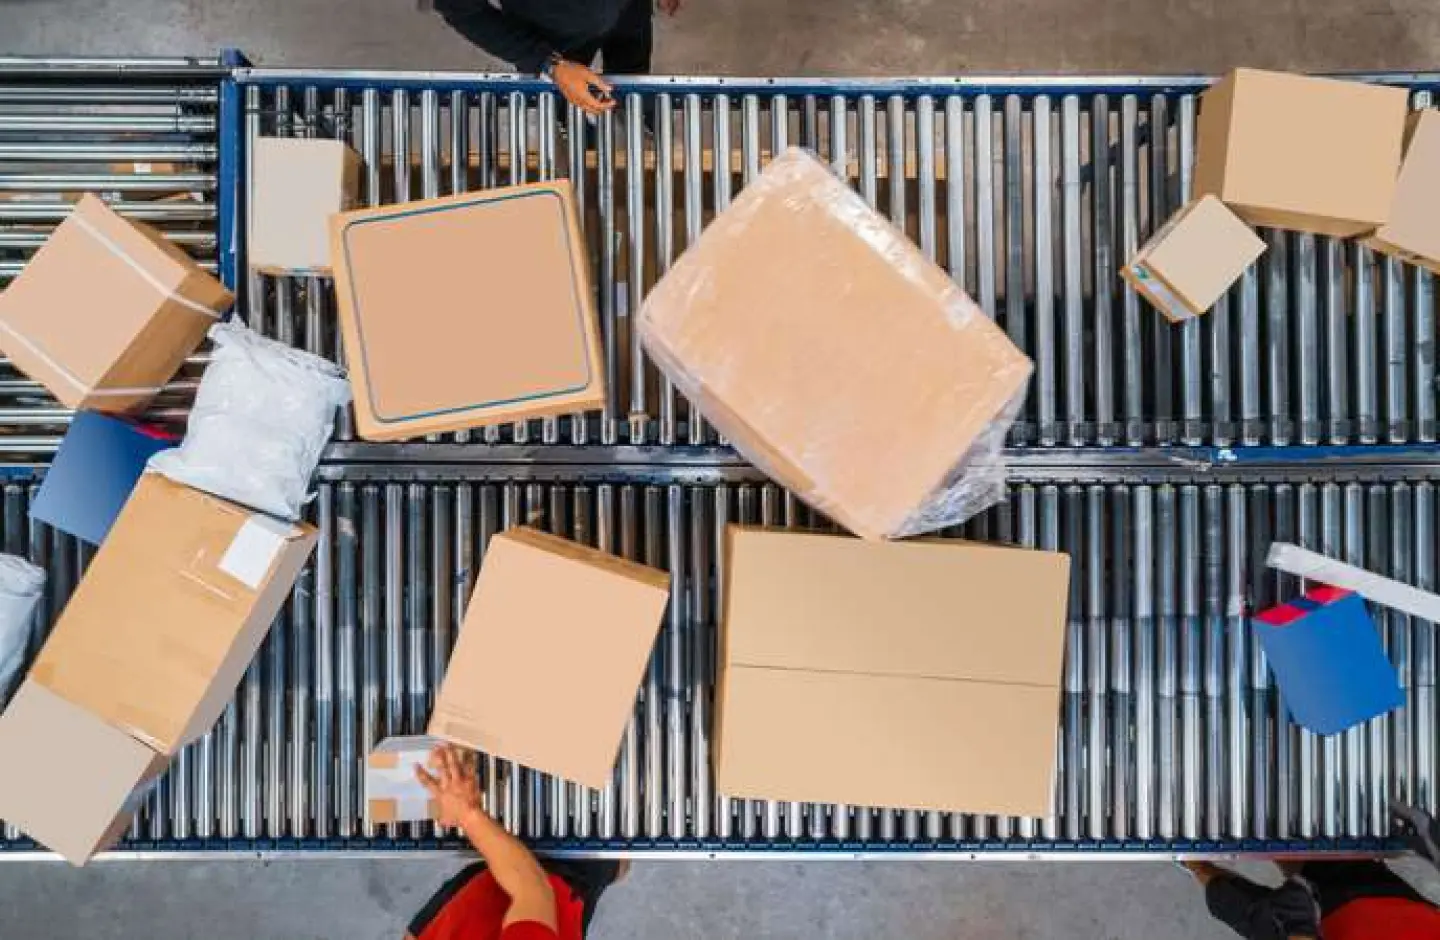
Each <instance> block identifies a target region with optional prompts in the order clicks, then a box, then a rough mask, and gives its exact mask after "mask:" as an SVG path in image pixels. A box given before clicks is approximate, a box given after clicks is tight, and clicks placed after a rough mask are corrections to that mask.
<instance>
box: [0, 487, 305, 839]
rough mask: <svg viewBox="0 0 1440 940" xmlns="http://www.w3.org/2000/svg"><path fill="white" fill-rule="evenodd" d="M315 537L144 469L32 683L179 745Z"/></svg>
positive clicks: (212, 709)
mask: <svg viewBox="0 0 1440 940" xmlns="http://www.w3.org/2000/svg"><path fill="white" fill-rule="evenodd" d="M316 536H317V533H316V530H315V528H314V527H313V526H309V525H302V524H291V523H287V522H278V521H276V520H274V519H271V518H270V517H268V516H263V515H260V514H258V513H253V512H250V511H249V510H246V509H242V508H241V507H239V506H236V505H234V504H233V503H228V502H225V501H224V500H221V499H218V498H216V497H214V496H210V495H209V494H206V493H202V492H200V491H198V490H193V489H190V488H189V487H186V486H181V485H180V484H178V483H174V482H171V481H170V480H168V479H166V478H164V477H162V476H159V475H157V474H153V473H151V474H146V475H145V476H144V477H142V478H141V480H140V483H139V485H137V486H136V488H135V491H134V493H133V494H132V495H131V497H130V500H129V502H127V503H126V504H125V508H124V510H123V511H122V512H121V513H120V518H119V519H117V520H116V521H115V525H114V527H113V528H111V530H110V534H109V536H108V537H107V538H106V539H105V542H104V544H103V545H101V546H100V550H99V552H97V553H96V555H95V559H94V561H92V562H91V564H90V567H89V569H88V570H87V572H86V574H85V577H84V579H82V580H81V582H80V585H79V587H77V588H76V589H75V593H74V595H72V597H71V598H70V602H69V603H68V604H67V605H66V606H65V609H64V611H63V612H62V613H61V615H60V619H59V621H58V622H57V623H56V624H55V627H54V629H53V630H52V631H51V634H50V638H49V640H48V641H47V642H46V643H45V646H44V648H43V649H41V651H40V655H39V657H38V658H37V659H36V661H35V665H34V667H33V668H32V669H31V671H30V680H31V681H32V682H35V683H38V684H40V685H43V686H44V687H45V688H47V689H48V690H50V691H51V692H54V693H55V694H57V695H59V696H61V697H62V698H64V699H66V700H67V701H69V702H71V703H72V704H74V705H76V706H78V707H80V708H83V709H85V710H86V711H88V712H89V713H91V714H92V715H94V716H96V717H97V718H99V719H101V720H103V721H105V722H108V723H109V724H111V725H112V726H114V727H116V728H119V729H120V730H122V731H124V732H126V733H127V734H129V735H130V736H131V737H133V738H135V739H136V740H138V741H141V742H143V743H144V744H146V745H148V746H149V747H150V748H151V749H152V750H155V751H156V752H158V753H161V754H174V753H175V752H176V751H177V750H178V749H179V748H180V747H182V746H183V745H185V744H187V743H189V742H190V741H193V740H194V739H195V738H198V737H199V736H200V735H202V734H204V733H205V732H206V731H208V730H209V729H210V728H211V726H213V725H214V724H215V722H216V721H217V720H218V719H219V717H220V713H221V712H222V711H224V709H225V706H226V704H227V703H228V702H229V700H230V698H231V696H232V695H233V694H234V692H235V688H236V686H237V685H239V683H240V678H241V676H243V675H244V672H245V669H246V667H247V666H249V664H250V660H251V659H253V658H254V656H255V651H256V650H257V649H259V647H260V643H261V641H262V640H263V639H264V638H265V635H266V634H267V633H268V632H269V630H270V624H271V623H272V621H274V619H275V616H276V615H277V614H278V613H279V612H280V607H281V605H282V604H283V603H284V602H285V600H286V599H287V598H288V597H289V596H290V590H291V588H292V587H293V586H294V584H295V580H296V578H298V577H299V575H300V570H301V568H303V567H304V565H305V562H306V560H307V559H308V558H309V557H310V552H311V551H312V550H313V549H314V547H315V541H316ZM3 816H4V807H3V806H0V817H3Z"/></svg>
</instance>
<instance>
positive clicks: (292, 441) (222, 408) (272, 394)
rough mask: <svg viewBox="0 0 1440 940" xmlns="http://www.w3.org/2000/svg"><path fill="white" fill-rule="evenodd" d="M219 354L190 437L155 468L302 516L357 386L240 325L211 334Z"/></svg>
mask: <svg viewBox="0 0 1440 940" xmlns="http://www.w3.org/2000/svg"><path fill="white" fill-rule="evenodd" d="M210 338H211V340H213V341H214V343H215V352H214V355H213V357H212V359H211V361H210V366H209V368H207V369H206V370H205V376H204V378H202V379H201V381H200V390H199V392H198V393H197V394H196V396H195V405H194V407H193V408H191V410H190V422H189V425H188V428H187V430H186V434H185V440H184V441H182V442H181V444H180V446H179V447H177V448H174V449H172V450H167V451H162V452H160V453H158V454H156V455H155V456H154V457H151V458H150V464H149V466H150V469H152V470H155V471H157V472H159V473H163V474H164V475H165V476H167V477H169V478H170V479H172V480H174V481H175V482H177V483H183V484H185V485H187V486H193V487H195V488H196V489H199V490H204V491H205V492H207V493H213V494H215V495H216V496H220V497H222V498H224V499H228V500H230V501H232V502H235V503H239V504H240V505H242V506H248V507H250V508H251V509H256V510H259V511H260V512H265V513H269V514H271V515H273V516H278V517H280V518H282V519H291V520H294V519H298V518H299V517H300V512H301V510H302V509H303V507H304V505H305V503H306V502H307V501H308V500H309V495H308V494H309V487H310V478H311V476H312V475H313V474H314V472H315V467H316V465H317V464H319V462H320V454H321V451H323V450H324V448H325V444H326V443H327V442H328V441H329V440H330V434H331V432H332V431H333V429H334V423H335V409H336V408H338V407H340V406H341V405H343V404H345V403H346V402H347V401H349V400H350V386H349V385H348V384H347V383H346V382H345V379H344V377H343V375H342V373H341V371H340V369H339V368H338V367H337V366H335V365H334V364H333V363H331V362H328V361H326V360H324V359H321V358H320V357H318V356H313V355H311V354H310V353H307V352H301V351H300V350H297V349H291V348H290V347H288V346H285V345H282V344H280V343H277V342H275V341H274V340H269V339H266V338H264V337H263V336H260V335H258V334H256V333H253V332H251V331H250V330H249V329H247V328H246V327H244V326H242V325H240V324H239V323H235V322H226V323H217V324H216V325H215V326H213V327H211V329H210Z"/></svg>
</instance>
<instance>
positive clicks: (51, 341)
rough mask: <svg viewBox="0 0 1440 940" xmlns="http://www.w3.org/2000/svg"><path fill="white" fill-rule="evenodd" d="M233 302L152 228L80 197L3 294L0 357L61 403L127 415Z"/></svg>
mask: <svg viewBox="0 0 1440 940" xmlns="http://www.w3.org/2000/svg"><path fill="white" fill-rule="evenodd" d="M232 299H233V298H232V297H231V295H230V292H229V291H227V290H226V289H225V287H224V286H223V285H222V284H221V283H220V282H219V281H217V280H215V278H213V277H211V276H210V275H209V274H207V273H206V272H205V271H204V270H202V269H201V268H200V266H199V265H197V264H196V263H195V262H194V261H192V260H191V259H190V257H189V256H188V255H186V254H185V253H184V252H182V251H181V250H180V249H178V248H176V247H175V246H173V245H171V244H170V243H169V242H167V241H166V240H165V238H164V236H162V235H161V234H160V233H159V232H156V231H155V230H154V229H152V228H149V227H148V226H145V225H142V224H139V223H136V222H130V221H127V220H125V219H123V218H121V217H120V216H119V215H117V214H116V213H115V212H113V211H112V210H111V209H110V208H109V207H107V206H106V205H105V203H104V202H102V201H101V200H100V199H98V198H96V197H95V196H91V195H86V196H84V197H83V198H82V199H81V200H80V201H79V202H78V203H77V204H76V206H75V209H74V211H73V212H72V213H71V214H70V216H69V217H68V218H67V219H66V220H65V221H64V222H62V223H61V224H60V225H59V226H58V227H57V228H56V229H55V231H54V233H53V234H52V235H51V236H50V239H49V241H47V242H46V243H45V245H44V247H42V248H41V249H40V250H39V251H37V252H36V253H35V256H34V257H33V258H31V259H30V263H29V264H28V265H26V266H25V269H24V270H23V271H21V272H20V275H19V276H18V277H17V278H15V280H14V281H12V282H11V284H10V286H9V287H8V288H6V289H5V290H4V291H3V292H0V351H3V352H4V353H5V355H7V356H9V357H10V361H11V363H12V364H13V365H14V366H15V368H17V369H19V370H20V371H21V372H23V373H25V374H26V375H28V376H29V377H30V378H32V379H34V380H35V381H37V382H39V383H40V384H42V385H44V386H45V387H46V388H47V389H49V391H50V394H52V395H54V396H55V397H56V398H57V399H58V400H59V401H60V402H61V403H62V404H64V405H65V406H66V407H69V408H75V409H80V408H88V409H91V410H94V411H109V412H125V411H134V410H136V409H139V408H142V407H144V406H145V405H146V404H147V403H148V402H149V401H150V400H151V399H152V398H154V397H155V395H156V394H158V393H159V391H160V390H161V388H163V387H164V385H165V383H166V382H168V381H169V380H170V378H171V377H172V376H174V374H175V372H176V370H177V369H179V368H180V364H181V363H183V362H184V361H185V357H186V356H188V355H190V353H192V352H194V351H195V348H196V347H197V346H199V345H200V341H201V340H202V339H204V338H205V331H206V330H208V329H209V328H210V326H211V324H213V323H214V322H215V319H216V317H217V316H218V315H219V314H220V313H221V312H222V311H224V310H225V309H226V308H228V307H229V306H230V303H231V301H232Z"/></svg>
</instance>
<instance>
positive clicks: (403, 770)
mask: <svg viewBox="0 0 1440 940" xmlns="http://www.w3.org/2000/svg"><path fill="white" fill-rule="evenodd" d="M441 743H443V742H442V741H441V740H440V739H439V738H432V737H430V736H429V735H424V734H412V735H407V736H404V737H393V738H386V739H385V740H383V741H381V742H380V743H379V744H377V745H375V750H373V751H371V752H370V756H369V757H367V758H366V759H365V807H366V811H367V812H368V814H369V816H368V818H369V820H370V821H371V822H373V823H395V822H421V821H423V820H427V819H433V818H434V817H435V802H434V801H433V800H431V799H430V793H429V791H427V790H426V789H425V787H424V785H423V784H421V783H420V781H419V780H417V779H416V778H415V768H416V767H424V766H425V763H426V761H427V760H428V759H429V758H430V752H431V750H433V749H434V748H435V746H436V745H437V744H441Z"/></svg>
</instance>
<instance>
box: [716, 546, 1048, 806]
mask: <svg viewBox="0 0 1440 940" xmlns="http://www.w3.org/2000/svg"><path fill="white" fill-rule="evenodd" d="M725 544H726V555H725V567H724V571H725V582H724V610H723V612H722V624H721V636H720V670H719V678H718V686H717V695H716V706H715V708H716V731H715V744H716V750H715V755H716V775H717V779H716V786H717V788H718V790H719V792H721V793H723V794H725V795H726V796H731V797H745V798H753V799H765V800H784V801H789V800H796V801H800V802H816V803H848V804H855V805H862V806H890V807H899V808H907V809H923V810H936V811H940V812H965V813H993V814H997V815H1002V816H1045V815H1047V814H1049V813H1050V812H1051V811H1052V805H1053V804H1052V802H1051V801H1052V789H1053V784H1054V775H1055V753H1056V751H1055V748H1056V737H1057V729H1058V727H1059V711H1060V676H1061V668H1062V663H1063V660H1064V646H1065V623H1066V616H1065V614H1066V603H1067V600H1068V597H1069V579H1070V560H1069V558H1068V556H1066V555H1061V554H1056V553H1053V552H1038V551H1028V550H1025V549H1019V548H1010V547H1004V546H988V545H980V544H975V543H969V542H957V541H939V540H912V541H906V542H867V541H861V540H857V539H851V538H845V537H843V536H836V535H822V534H807V533H800V532H793V531H766V530H763V529H752V528H742V527H738V526H730V527H728V528H727V530H726V534H725ZM857 755H864V759H863V760H862V759H858V757H857Z"/></svg>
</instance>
